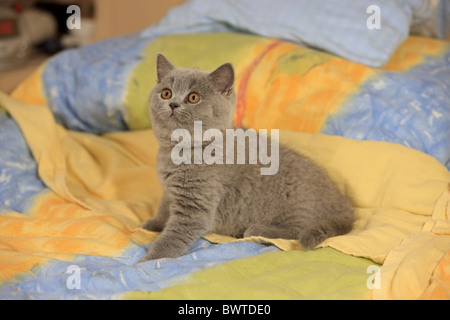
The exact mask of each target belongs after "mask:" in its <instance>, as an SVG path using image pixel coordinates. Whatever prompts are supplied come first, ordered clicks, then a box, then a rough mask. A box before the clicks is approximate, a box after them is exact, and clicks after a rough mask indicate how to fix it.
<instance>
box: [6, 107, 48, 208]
mask: <svg viewBox="0 0 450 320" xmlns="http://www.w3.org/2000/svg"><path fill="white" fill-rule="evenodd" d="M46 189H47V188H46V186H45V185H44V183H43V182H42V181H41V180H40V179H39V177H38V173H37V164H36V162H35V161H34V159H33V156H32V155H31V152H30V150H29V148H28V145H27V143H26V141H25V138H24V136H23V134H22V132H21V131H20V129H19V127H18V126H17V124H16V122H15V121H14V120H13V119H11V118H9V117H8V116H7V115H6V114H5V113H3V112H1V111H0V211H2V207H3V210H6V209H8V210H11V209H12V210H14V211H17V212H26V209H27V205H28V204H29V203H30V201H31V198H32V197H33V196H34V195H36V194H37V193H39V192H41V191H43V190H46Z"/></svg>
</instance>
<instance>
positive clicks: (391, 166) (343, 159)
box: [0, 32, 450, 299]
mask: <svg viewBox="0 0 450 320" xmlns="http://www.w3.org/2000/svg"><path fill="white" fill-rule="evenodd" d="M158 52H163V53H164V54H165V55H166V56H167V57H168V58H169V59H170V60H171V61H173V62H174V63H175V64H176V65H180V66H185V67H198V68H200V69H204V70H213V69H215V68H216V67H217V66H218V65H220V64H222V63H224V62H231V63H233V65H234V68H235V72H236V82H235V89H236V93H237V97H238V100H237V107H236V111H235V114H234V121H235V124H236V125H237V126H245V127H250V128H255V129H280V142H281V143H283V144H285V145H287V146H288V147H290V148H292V149H294V150H296V151H298V152H301V153H302V154H305V155H306V156H308V157H310V158H311V159H312V160H313V161H315V162H317V163H318V164H319V165H320V166H322V167H323V168H324V169H325V170H327V172H328V173H329V174H330V176H331V178H332V179H333V181H334V182H335V183H336V184H337V186H338V187H339V188H340V190H341V191H342V192H343V193H344V194H346V195H347V196H348V197H349V199H350V200H351V202H352V205H353V206H354V207H355V210H356V215H357V220H356V223H355V226H354V229H353V230H352V231H351V232H350V233H349V234H347V235H344V236H340V237H335V238H330V239H327V240H326V241H324V242H323V243H322V244H320V245H319V246H318V247H317V248H316V249H315V250H312V251H305V250H303V249H302V248H301V246H300V244H299V243H298V242H297V241H288V240H283V239H266V238H262V237H251V238H245V239H234V238H230V237H225V236H221V235H217V234H208V235H205V236H204V237H203V238H202V239H200V240H198V241H197V242H196V243H195V244H194V245H193V246H192V248H190V250H189V251H188V252H187V253H186V254H185V255H184V256H182V257H180V258H177V259H160V260H156V261H147V262H144V263H138V261H139V259H140V258H141V257H142V256H143V255H144V254H145V252H146V250H148V248H149V247H150V246H151V244H152V241H153V240H154V239H155V238H156V237H157V236H158V234H157V233H153V232H149V231H145V230H143V229H141V228H139V225H140V224H141V223H142V222H143V221H145V220H146V219H148V218H150V217H152V216H153V215H154V214H155V212H156V208H157V206H158V203H159V200H160V197H161V186H160V184H159V182H158V180H157V178H156V171H155V158H156V153H157V150H158V144H157V142H156V140H155V138H154V136H153V133H152V130H151V122H150V119H149V116H148V111H147V98H148V94H149V92H150V90H151V88H152V86H153V84H154V83H155V81H156V70H155V57H156V54H157V53H158ZM449 64H450V46H449V45H448V44H447V43H445V42H442V41H438V40H432V39H426V38H420V37H409V38H408V39H407V40H406V41H405V42H404V43H403V44H401V45H400V47H399V48H398V49H397V50H396V52H395V53H394V54H393V55H392V57H391V58H390V60H389V62H388V63H387V64H386V65H385V66H384V67H383V68H372V67H369V66H365V65H362V64H359V63H356V62H351V61H349V60H346V59H343V58H340V57H337V56H334V55H332V54H329V53H326V52H323V51H321V50H316V49H312V48H307V47H304V46H299V45H297V44H293V43H290V42H285V41H282V40H279V39H272V38H266V37H261V36H256V35H249V34H243V33H236V32H220V33H207V34H199V33H194V34H167V35H158V36H152V37H148V36H145V34H142V33H139V34H134V35H130V36H126V37H122V38H115V39H111V40H107V41H104V42H100V43H96V44H93V45H90V46H86V47H83V48H80V49H75V50H68V51H65V52H63V53H61V54H59V55H57V56H56V57H54V58H52V59H50V60H48V61H46V62H45V63H44V64H43V65H42V66H41V67H40V68H39V69H38V70H37V71H36V72H35V73H34V74H33V75H32V76H31V77H30V78H28V79H27V80H26V81H24V82H23V83H22V84H21V85H20V86H19V87H18V88H17V89H16V90H15V91H14V92H13V94H12V95H11V96H7V95H5V94H1V95H0V107H1V109H0V146H1V152H0V298H2V299H17V298H21V299H141V298H142V299H408V298H410V299H417V298H423V299H438V298H440V299H446V298H449V297H450V296H449V295H450V289H449V288H450V275H449V273H448V263H449V257H450V255H449V252H450V251H449V250H450V222H449V208H450V173H449V171H448V169H449V167H450V144H449V143H448V138H449V137H450V106H449V101H450V93H449V92H450V91H449V90H448V84H449V79H450V66H449ZM425 257H426V258H425Z"/></svg>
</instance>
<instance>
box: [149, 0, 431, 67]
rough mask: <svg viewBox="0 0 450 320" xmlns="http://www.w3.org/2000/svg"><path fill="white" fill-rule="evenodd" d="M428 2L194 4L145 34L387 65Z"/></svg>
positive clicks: (225, 0) (242, 0)
mask: <svg viewBox="0 0 450 320" xmlns="http://www.w3.org/2000/svg"><path fill="white" fill-rule="evenodd" d="M422 1H425V0H409V1H406V0H378V1H375V0H357V1H355V0H340V1H336V0H316V1H311V0H282V1H274V0H214V1H211V0H191V1H187V2H186V3H184V4H183V5H181V6H178V7H175V8H173V9H172V10H171V11H170V12H169V14H168V15H167V16H166V17H165V18H164V19H162V20H161V21H160V23H159V24H157V25H156V26H153V27H150V28H149V29H147V30H145V31H144V33H143V35H144V36H145V35H150V34H152V35H155V34H166V33H188V32H217V31H236V30H237V31H241V32H247V33H252V34H259V35H262V36H265V37H271V38H277V39H283V40H287V41H292V42H295V43H298V44H307V45H309V46H312V47H315V48H319V49H322V50H325V51H328V52H330V53H333V54H336V55H338V56H341V57H344V58H346V59H348V60H352V61H355V62H359V63H362V64H366V65H368V66H372V67H381V66H383V65H384V64H385V63H386V62H387V61H388V60H389V58H390V56H391V55H392V53H393V52H394V51H395V49H396V48H397V47H398V45H399V44H400V43H401V42H403V41H404V40H405V39H406V37H407V36H408V34H409V26H410V23H411V19H412V14H413V12H412V11H413V8H414V7H420V3H421V2H422Z"/></svg>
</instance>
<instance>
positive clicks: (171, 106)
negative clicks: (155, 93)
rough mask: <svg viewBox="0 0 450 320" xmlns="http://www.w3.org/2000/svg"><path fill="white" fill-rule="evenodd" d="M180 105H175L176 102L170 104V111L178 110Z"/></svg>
mask: <svg viewBox="0 0 450 320" xmlns="http://www.w3.org/2000/svg"><path fill="white" fill-rule="evenodd" d="M179 106H180V105H179V104H178V103H175V102H171V103H170V104H169V107H170V109H172V111H173V110H174V109H175V108H178V107H179Z"/></svg>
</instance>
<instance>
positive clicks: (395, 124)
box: [322, 51, 450, 169]
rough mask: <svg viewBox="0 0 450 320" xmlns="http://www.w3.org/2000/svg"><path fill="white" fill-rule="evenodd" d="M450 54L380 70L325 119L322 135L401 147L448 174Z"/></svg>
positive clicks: (449, 154)
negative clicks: (425, 156)
mask: <svg viewBox="0 0 450 320" xmlns="http://www.w3.org/2000/svg"><path fill="white" fill-rule="evenodd" d="M449 79H450V51H448V52H447V53H446V55H445V57H444V58H443V59H436V58H433V57H429V58H427V59H426V61H425V62H424V63H422V64H420V65H418V66H416V67H414V68H412V69H410V70H405V71H403V72H388V71H380V72H379V73H378V74H377V75H376V76H375V77H373V78H372V79H369V80H368V81H366V82H365V83H364V84H363V85H362V86H361V88H360V90H359V91H358V93H357V94H356V95H354V96H352V97H351V98H350V99H348V100H347V101H346V102H345V103H344V105H343V107H342V108H341V109H340V110H339V111H338V112H337V113H336V114H333V115H330V116H329V117H328V118H327V122H326V124H325V126H324V129H323V130H322V132H323V133H326V134H331V135H340V136H343V137H347V138H353V139H358V140H376V141H389V142H394V143H399V144H402V145H404V146H407V147H410V148H414V149H417V150H421V151H423V152H425V153H427V154H429V155H432V156H433V157H435V158H436V159H438V160H439V161H440V162H441V163H442V164H444V165H445V166H446V167H447V168H448V169H450V142H449V141H450V140H449V139H450V90H449V85H450V83H449Z"/></svg>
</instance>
